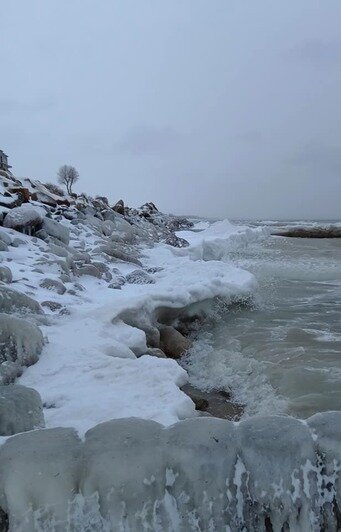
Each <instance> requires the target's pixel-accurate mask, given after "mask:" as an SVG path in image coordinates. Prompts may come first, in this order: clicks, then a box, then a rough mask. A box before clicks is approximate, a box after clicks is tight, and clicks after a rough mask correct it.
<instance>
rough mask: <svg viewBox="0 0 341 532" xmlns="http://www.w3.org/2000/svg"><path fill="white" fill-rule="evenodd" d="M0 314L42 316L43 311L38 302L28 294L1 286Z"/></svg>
mask: <svg viewBox="0 0 341 532" xmlns="http://www.w3.org/2000/svg"><path fill="white" fill-rule="evenodd" d="M0 312H19V313H27V312H33V313H35V314H41V313H42V309H41V307H40V305H39V303H38V302H37V301H35V300H34V299H32V298H31V297H29V296H27V295H26V294H23V293H22V292H18V291H17V290H12V289H11V288H8V287H7V286H1V285H0Z"/></svg>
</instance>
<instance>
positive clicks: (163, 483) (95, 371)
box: [0, 177, 341, 532]
mask: <svg viewBox="0 0 341 532" xmlns="http://www.w3.org/2000/svg"><path fill="white" fill-rule="evenodd" d="M0 192H1V193H2V199H1V197H0V205H2V214H1V223H2V227H0V250H1V259H2V261H1V263H0V335H1V338H0V340H1V341H0V348H1V360H0V379H1V383H0V429H1V442H0V443H1V444H2V445H1V446H0V531H1V532H3V531H7V530H11V531H15V532H20V531H21V532H31V531H32V532H35V531H44V532H45V531H54V532H61V531H64V530H74V531H79V532H81V531H83V530H93V531H103V532H109V531H113V530H122V531H127V532H128V531H129V532H134V531H137V530H138V531H140V530H155V531H160V532H161V531H163V530H167V531H169V532H173V531H174V532H178V531H181V530H186V531H187V530H195V531H206V530H210V531H212V532H213V531H218V530H223V529H226V530H229V531H234V532H238V531H241V530H250V531H252V530H254V531H257V532H259V531H264V532H266V531H268V530H274V531H277V530H278V531H280V530H282V527H284V529H290V530H308V529H309V530H316V531H318V530H321V529H324V530H337V529H338V526H339V524H340V517H339V516H340V508H341V501H340V492H341V487H340V467H341V465H340V464H341V455H340V445H339V444H340V428H339V427H340V413H339V412H327V413H323V414H318V415H315V416H313V417H311V418H310V419H308V420H307V421H305V422H302V421H300V420H297V419H294V418H291V417H289V416H255V417H253V418H250V419H247V420H243V421H241V422H237V423H234V422H231V421H228V420H225V419H217V418H201V417H199V414H198V411H197V410H196V409H195V404H194V402H193V401H192V400H191V399H190V397H189V396H188V395H186V394H185V393H184V392H183V391H182V390H181V387H182V386H183V385H184V384H185V383H186V382H187V380H188V378H187V373H186V371H185V370H184V369H183V368H182V367H181V366H180V365H179V364H178V363H177V361H176V360H173V359H172V358H170V357H171V356H174V357H178V356H181V353H182V352H184V350H185V349H186V346H188V343H187V342H188V339H187V338H186V332H185V331H184V328H186V327H188V326H189V325H190V323H191V321H192V320H193V319H197V320H199V322H200V319H201V318H202V317H204V316H205V315H207V314H209V313H210V312H211V311H212V309H213V310H214V305H212V303H214V302H215V301H216V300H217V298H218V299H222V300H223V301H224V302H225V303H232V302H238V301H245V300H248V299H249V298H250V297H252V295H253V293H254V291H255V290H256V287H257V285H256V281H255V278H254V277H253V275H252V274H251V273H249V272H248V271H246V270H243V269H241V268H237V267H235V266H234V265H232V264H231V263H230V262H229V261H228V259H227V257H226V253H229V252H231V251H232V252H233V251H236V250H238V249H239V248H240V247H243V246H247V245H248V242H249V241H250V240H252V241H255V240H257V239H262V238H266V235H267V232H266V230H265V229H264V228H255V229H250V228H248V227H241V226H235V225H232V224H230V223H229V222H228V221H226V220H225V221H222V222H216V223H213V224H209V225H207V224H203V223H201V224H200V225H198V226H197V227H194V228H191V227H190V224H189V222H188V221H187V220H186V219H183V218H176V217H172V216H167V215H164V214H162V213H159V212H158V211H157V209H156V208H155V206H154V205H153V204H147V205H145V206H143V207H142V208H141V209H139V210H133V209H124V208H123V206H122V204H120V205H118V206H117V210H115V209H113V208H111V207H109V205H108V204H107V203H106V202H105V201H103V199H97V200H93V199H89V198H86V197H85V196H83V197H78V198H59V199H58V197H56V196H55V195H54V194H52V195H51V193H50V191H49V190H48V189H46V188H45V187H44V186H43V185H41V184H40V183H37V182H31V181H29V180H23V181H22V182H18V181H16V182H15V181H13V179H12V177H5V178H4V179H3V181H2V189H1V191H0ZM0 196H1V194H0ZM1 202H2V203H1ZM117 211H120V212H117ZM6 220H7V221H6ZM180 331H182V332H180ZM175 343H178V345H177V347H178V350H177V352H176V353H175V350H174V345H175ZM160 348H161V349H160ZM165 353H168V356H166V354H165ZM13 382H14V384H11V383H13Z"/></svg>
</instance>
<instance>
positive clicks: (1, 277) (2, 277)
mask: <svg viewBox="0 0 341 532" xmlns="http://www.w3.org/2000/svg"><path fill="white" fill-rule="evenodd" d="M12 280H13V277H12V272H11V270H10V269H9V268H8V267H7V266H0V281H2V282H3V283H11V282H12Z"/></svg>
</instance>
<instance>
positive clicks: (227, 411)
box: [181, 384, 244, 421]
mask: <svg viewBox="0 0 341 532" xmlns="http://www.w3.org/2000/svg"><path fill="white" fill-rule="evenodd" d="M181 390H182V391H183V392H184V393H185V394H186V395H188V396H189V397H190V398H191V399H192V401H193V402H194V404H195V408H196V410H199V411H201V412H206V414H208V415H211V416H214V417H218V418H221V419H229V420H232V421H238V420H239V419H240V418H241V416H242V415H243V413H244V408H243V405H240V404H236V403H234V402H233V401H231V396H230V394H229V393H227V392H224V391H216V390H212V391H208V392H206V391H202V390H199V389H198V388H195V387H194V386H191V385H190V384H185V386H183V387H182V388H181Z"/></svg>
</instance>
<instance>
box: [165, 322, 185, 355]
mask: <svg viewBox="0 0 341 532" xmlns="http://www.w3.org/2000/svg"><path fill="white" fill-rule="evenodd" d="M190 347H191V341H190V340H189V339H188V338H185V336H183V335H182V334H181V333H180V332H179V331H177V330H176V329H174V327H171V326H166V327H162V328H161V329H160V349H162V351H164V353H166V355H167V357H170V358H181V357H182V355H184V354H185V353H186V351H188V349H189V348H190Z"/></svg>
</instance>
